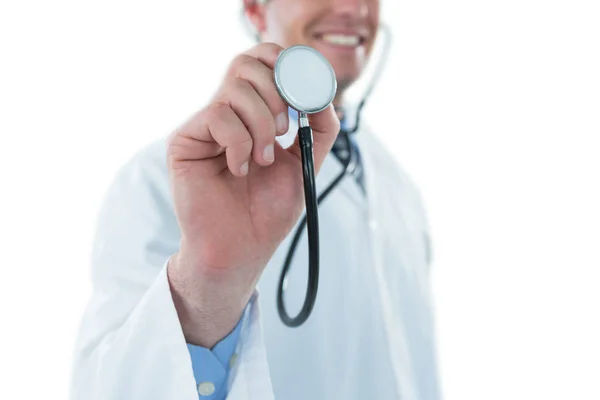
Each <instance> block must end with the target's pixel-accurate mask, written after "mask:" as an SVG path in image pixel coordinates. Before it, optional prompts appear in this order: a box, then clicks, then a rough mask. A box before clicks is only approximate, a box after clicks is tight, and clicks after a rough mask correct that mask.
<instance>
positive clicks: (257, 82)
mask: <svg viewBox="0 0 600 400" xmlns="http://www.w3.org/2000/svg"><path fill="white" fill-rule="evenodd" d="M234 66H235V67H234V68H231V70H230V72H229V75H231V76H232V79H243V80H245V81H247V82H249V83H250V84H251V85H252V87H253V88H254V90H256V92H257V93H258V94H259V96H260V97H261V98H262V100H263V101H264V102H265V104H266V105H267V107H268V108H269V110H270V111H271V115H272V116H273V118H274V119H275V129H276V134H277V135H283V134H285V133H286V132H287V131H288V128H289V117H288V107H287V104H286V103H285V102H284V101H283V100H282V99H281V96H279V93H278V92H277V89H276V88H275V85H274V83H273V70H272V69H271V68H269V67H268V66H267V65H265V64H264V63H263V62H261V61H259V60H258V59H256V58H254V57H252V56H250V55H247V54H243V55H241V56H239V58H238V60H237V63H235V64H234Z"/></svg>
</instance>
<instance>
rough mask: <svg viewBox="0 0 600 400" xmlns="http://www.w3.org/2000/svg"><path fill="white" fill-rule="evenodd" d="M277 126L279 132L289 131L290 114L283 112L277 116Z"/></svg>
mask: <svg viewBox="0 0 600 400" xmlns="http://www.w3.org/2000/svg"><path fill="white" fill-rule="evenodd" d="M275 127H276V128H277V132H279V133H285V132H287V131H288V115H287V113H285V112H282V113H281V114H279V115H278V116H277V117H275Z"/></svg>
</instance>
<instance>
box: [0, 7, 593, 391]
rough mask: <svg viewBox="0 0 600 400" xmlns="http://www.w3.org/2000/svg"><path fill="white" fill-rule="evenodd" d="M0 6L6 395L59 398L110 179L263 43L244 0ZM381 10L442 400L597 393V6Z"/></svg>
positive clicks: (373, 118) (387, 114)
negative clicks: (427, 277) (427, 282)
mask: <svg viewBox="0 0 600 400" xmlns="http://www.w3.org/2000/svg"><path fill="white" fill-rule="evenodd" d="M384 1H386V0H384ZM240 3H241V2H240ZM0 4H1V6H0V71H1V72H0V135H1V136H0V178H1V179H0V184H1V186H0V187H1V188H2V189H1V196H0V202H1V207H0V249H1V250H2V253H1V255H2V270H1V271H2V274H1V278H0V309H1V313H0V316H1V321H2V328H1V329H0V371H1V375H0V376H1V379H0V380H1V382H2V383H1V384H0V398H2V399H21V398H24V399H34V398H36V399H39V398H49V399H55V398H56V399H64V398H66V396H67V387H68V376H69V369H70V362H71V351H72V346H73V342H74V340H75V335H76V332H77V325H78V323H79V317H80V315H81V312H82V310H83V307H84V305H85V301H86V298H87V296H88V295H89V291H90V286H89V283H88V264H87V261H88V260H87V257H88V253H89V248H90V242H91V238H92V232H93V227H94V220H95V213H96V210H97V208H98V206H99V203H100V201H101V199H102V194H103V192H104V190H105V189H106V186H107V185H108V183H109V181H110V180H111V178H112V176H113V174H114V172H115V170H116V169H117V168H118V167H119V166H120V165H121V164H122V163H123V162H124V161H125V160H126V159H127V158H128V157H130V156H131V155H132V153H133V152H134V151H135V150H136V149H137V148H139V147H140V146H141V145H142V144H144V143H147V142H149V141H151V140H153V139H155V138H158V137H161V136H163V135H166V134H168V133H169V132H170V131H171V130H172V129H173V128H174V127H175V126H176V125H177V124H179V123H180V122H181V121H182V120H183V119H185V118H186V117H188V116H189V114H190V113H191V112H193V111H194V110H196V109H198V108H200V107H201V106H202V105H203V104H204V102H205V101H206V100H207V98H208V97H209V96H210V95H211V94H212V91H213V90H214V88H215V87H216V85H217V83H218V79H219V77H220V76H221V74H222V71H223V68H224V66H225V65H226V64H227V63H228V61H229V60H230V58H231V57H232V55H234V54H235V53H236V52H237V51H240V50H242V49H244V48H246V47H248V46H250V45H251V40H250V39H248V38H247V37H245V36H244V33H243V30H242V28H241V24H240V22H239V20H238V11H239V3H238V2H237V1H211V2H208V1H202V0H194V1H193V0H177V1H168V2H167V1H163V2H155V1H143V2H142V1H133V0H119V1H116V0H110V1H108V0H104V1H98V2H84V1H65V0H60V1H57V0H52V1H43V2H42V1H20V2H18V1H6V0H2V3H0ZM384 11H385V20H387V21H388V22H389V23H390V24H391V25H392V29H393V31H394V34H395V41H394V47H393V54H392V58H391V60H390V63H389V65H388V68H387V70H386V73H385V75H384V77H383V80H384V82H385V86H384V85H382V86H380V87H379V89H378V90H377V91H376V92H375V93H374V96H373V98H372V100H371V103H370V106H369V107H368V109H367V110H366V113H365V119H366V120H367V121H369V124H370V125H372V126H373V127H375V128H377V132H378V134H379V135H381V136H382V137H383V139H384V140H386V142H387V143H388V144H389V147H390V149H392V150H393V152H394V153H395V154H396V155H397V156H398V158H399V160H400V161H401V163H402V164H403V165H404V167H405V168H406V169H407V170H408V172H409V173H410V174H411V175H412V176H413V178H414V179H415V180H416V181H417V183H418V184H419V185H420V187H421V190H422V193H423V195H424V197H425V199H426V202H427V208H428V210H429V215H430V219H431V225H432V228H433V239H434V250H435V265H434V275H433V276H434V289H435V296H436V308H437V315H438V336H439V347H440V349H439V350H440V351H439V354H440V368H441V374H442V380H443V387H444V393H445V398H446V399H449V400H470V399H473V400H481V399H486V400H487V399H502V400H506V399H511V400H512V399H600V385H599V384H598V383H599V379H600V310H599V308H600V157H599V155H598V154H599V152H600V142H599V135H600V28H599V27H600V24H599V22H598V21H600V13H599V10H598V3H597V1H593V0H589V1H581V0H569V1H567V0H563V1H552V0H544V1H541V0H538V1H536V0H504V1H479V0H455V1H450V2H448V1H441V0H432V1H426V0H419V1H396V0H394V1H392V0H389V1H388V2H387V3H385V8H384Z"/></svg>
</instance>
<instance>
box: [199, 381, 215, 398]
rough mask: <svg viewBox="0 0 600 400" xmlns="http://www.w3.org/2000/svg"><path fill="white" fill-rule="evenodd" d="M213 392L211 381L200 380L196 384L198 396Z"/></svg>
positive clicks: (213, 387)
mask: <svg viewBox="0 0 600 400" xmlns="http://www.w3.org/2000/svg"><path fill="white" fill-rule="evenodd" d="M214 392H215V384H214V383H212V382H202V383H201V384H199V385H198V393H200V396H211V395H212V394H213V393H214Z"/></svg>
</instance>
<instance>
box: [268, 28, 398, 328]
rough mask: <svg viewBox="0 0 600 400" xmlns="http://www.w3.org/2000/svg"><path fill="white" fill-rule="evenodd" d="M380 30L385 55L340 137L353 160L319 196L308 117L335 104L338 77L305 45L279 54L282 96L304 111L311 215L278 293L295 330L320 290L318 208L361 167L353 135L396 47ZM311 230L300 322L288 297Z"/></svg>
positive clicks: (302, 138)
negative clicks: (351, 122) (290, 279)
mask: <svg viewBox="0 0 600 400" xmlns="http://www.w3.org/2000/svg"><path fill="white" fill-rule="evenodd" d="M380 29H381V30H382V33H383V40H384V41H383V49H382V54H381V57H380V59H379V62H378V64H377V67H376V69H375V72H374V75H373V77H372V79H371V82H370V83H369V86H368V88H367V90H366V92H365V94H364V95H363V98H362V100H361V102H360V103H359V105H358V108H357V112H356V114H355V124H354V126H353V127H352V128H351V129H349V130H346V129H342V130H340V132H339V135H342V137H343V139H344V143H345V146H346V148H347V149H348V151H349V157H347V158H346V160H345V161H344V162H343V165H342V171H341V172H340V173H339V174H338V175H337V176H336V177H335V179H334V180H333V181H332V182H331V183H330V184H329V186H327V188H325V190H324V191H323V192H322V193H321V194H320V195H319V196H318V197H317V192H316V187H315V168H314V157H313V135H312V129H311V127H310V125H309V122H308V115H309V114H313V113H318V112H320V111H323V110H325V109H326V108H327V107H329V105H330V104H331V102H332V101H333V99H334V97H335V94H336V91H337V81H336V78H335V72H334V70H333V67H332V66H331V64H330V63H329V61H328V60H327V59H326V58H325V57H324V56H323V55H322V54H321V53H319V52H318V51H317V50H315V49H313V48H311V47H308V46H304V45H296V46H292V47H289V48H287V49H285V50H284V51H282V52H281V53H280V54H279V57H278V58H277V62H276V63H275V68H274V80H275V86H276V87H277V91H278V92H279V94H280V96H281V97H282V98H283V100H284V101H285V102H286V103H287V104H288V105H289V106H290V107H291V108H293V109H295V110H296V111H298V138H299V146H300V149H301V155H302V157H301V158H302V172H303V183H304V199H305V204H306V213H305V214H304V216H303V217H302V220H301V221H300V223H299V224H298V225H297V227H296V230H295V232H294V235H293V237H292V240H291V243H290V247H289V249H288V253H287V256H286V257H285V261H284V263H283V268H282V269H281V274H280V276H279V284H278V288H277V311H278V313H279V317H280V319H281V321H282V322H283V323H284V324H285V325H286V326H289V327H297V326H300V325H302V324H303V323H304V322H305V321H306V320H307V319H308V317H309V316H310V314H311V312H312V310H313V308H314V305H315V301H316V298H317V289H318V286H319V208H318V206H319V204H321V202H322V201H323V200H324V199H325V198H326V197H327V196H328V195H329V194H330V193H331V192H332V191H333V189H334V188H335V187H336V186H337V185H338V184H339V183H340V182H341V181H342V179H343V178H344V176H346V175H347V174H352V173H353V172H354V170H355V169H356V167H357V154H356V151H355V149H354V147H353V146H352V144H351V141H350V135H351V134H353V133H355V132H356V131H357V130H358V127H359V123H360V115H361V113H362V109H363V107H364V106H365V103H366V100H367V99H368V97H369V96H370V94H371V92H372V90H373V88H374V86H375V84H376V82H377V80H378V78H379V76H380V75H381V72H382V71H383V67H384V65H385V62H386V60H387V56H388V54H389V48H390V44H391V33H390V31H389V29H388V27H387V26H386V25H381V27H380ZM305 226H306V227H307V232H308V283H307V287H306V295H305V298H304V303H303V305H302V308H301V309H300V311H299V313H298V314H297V315H296V316H295V317H292V316H290V315H289V314H288V312H287V310H286V308H285V303H284V298H283V296H284V292H285V289H286V287H287V282H288V272H289V269H290V266H291V265H292V260H293V258H294V254H295V252H296V248H297V246H298V243H299V241H300V237H301V235H302V231H303V230H304V227H305Z"/></svg>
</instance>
